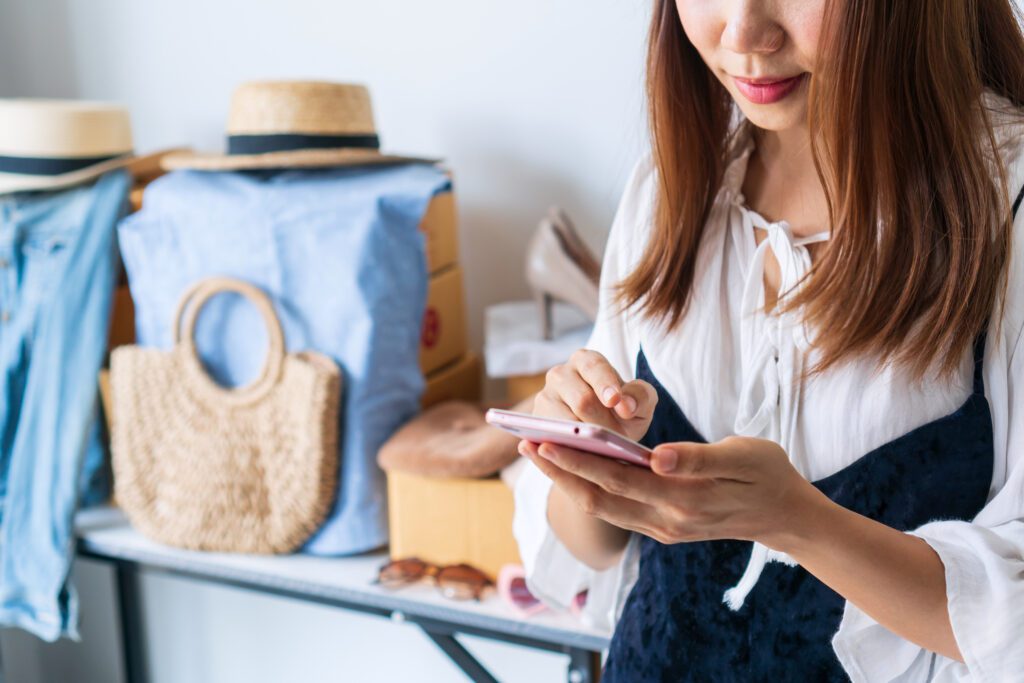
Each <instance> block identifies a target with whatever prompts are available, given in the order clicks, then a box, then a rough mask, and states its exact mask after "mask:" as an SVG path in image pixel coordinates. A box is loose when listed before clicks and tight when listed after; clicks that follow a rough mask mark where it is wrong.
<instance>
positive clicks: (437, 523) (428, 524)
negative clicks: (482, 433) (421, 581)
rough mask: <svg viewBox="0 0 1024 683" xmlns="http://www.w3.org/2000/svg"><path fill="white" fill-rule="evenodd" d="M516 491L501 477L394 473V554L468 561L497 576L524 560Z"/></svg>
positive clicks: (390, 493)
mask: <svg viewBox="0 0 1024 683" xmlns="http://www.w3.org/2000/svg"><path fill="white" fill-rule="evenodd" d="M512 511H513V502H512V492H511V491H510V490H509V489H508V487H507V486H506V485H505V484H504V482H502V481H501V479H498V478H492V479H432V478H427V477H419V476H416V475H413V474H406V473H404V472H389V473H388V516H389V526H390V534H391V557H392V558H395V559H399V558H404V557H419V558H420V559H422V560H426V561H428V562H434V563H436V564H458V563H459V562H465V563H467V564H471V565H473V566H474V567H476V568H478V569H481V570H483V571H484V572H487V573H488V574H490V575H491V577H492V578H495V577H497V575H498V571H499V570H500V569H501V567H502V566H503V565H505V564H521V561H520V559H519V548H518V547H517V546H516V542H515V538H513V536H512Z"/></svg>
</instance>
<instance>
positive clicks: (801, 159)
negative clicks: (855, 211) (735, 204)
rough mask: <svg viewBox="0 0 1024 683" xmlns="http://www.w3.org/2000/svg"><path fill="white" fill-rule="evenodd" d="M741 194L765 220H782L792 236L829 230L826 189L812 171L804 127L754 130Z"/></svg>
mask: <svg viewBox="0 0 1024 683" xmlns="http://www.w3.org/2000/svg"><path fill="white" fill-rule="evenodd" d="M743 195H744V197H745V198H746V200H747V205H748V206H749V207H750V208H752V209H753V210H755V211H757V212H758V213H760V214H761V215H762V216H764V217H765V218H766V219H767V220H770V221H779V220H785V221H786V222H787V223H789V225H790V227H791V228H792V230H793V233H794V234H795V235H798V236H806V235H812V234H814V233H817V232H821V231H823V230H827V229H828V225H827V223H828V208H827V204H826V202H825V190H824V188H823V187H822V186H821V181H820V180H819V179H818V173H817V171H816V170H815V168H814V157H813V156H812V154H811V144H810V136H809V135H808V131H807V128H806V127H801V128H794V129H789V130H784V131H768V130H762V129H754V152H753V153H752V154H751V155H750V160H749V162H748V164H747V173H746V176H745V177H744V179H743Z"/></svg>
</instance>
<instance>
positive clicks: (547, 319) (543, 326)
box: [533, 291, 555, 341]
mask: <svg viewBox="0 0 1024 683" xmlns="http://www.w3.org/2000/svg"><path fill="white" fill-rule="evenodd" d="M533 298H534V299H535V300H536V301H537V313H539V314H540V330H541V336H543V338H544V339H545V340H546V341H550V340H551V339H552V337H553V336H554V334H553V332H554V330H553V329H552V328H553V327H554V323H553V320H552V318H553V313H552V308H553V306H554V303H555V300H554V298H553V297H552V296H551V295H550V294H548V293H547V292H541V291H536V292H534V293H533Z"/></svg>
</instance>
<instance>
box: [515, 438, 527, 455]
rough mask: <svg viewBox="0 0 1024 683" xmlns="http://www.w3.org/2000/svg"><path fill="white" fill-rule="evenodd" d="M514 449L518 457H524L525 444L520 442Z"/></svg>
mask: <svg viewBox="0 0 1024 683" xmlns="http://www.w3.org/2000/svg"><path fill="white" fill-rule="evenodd" d="M516 448H517V449H519V455H526V444H525V443H524V442H522V441H520V442H519V445H518V446H516Z"/></svg>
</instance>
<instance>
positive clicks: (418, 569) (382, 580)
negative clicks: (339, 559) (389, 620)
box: [374, 557, 494, 600]
mask: <svg viewBox="0 0 1024 683" xmlns="http://www.w3.org/2000/svg"><path fill="white" fill-rule="evenodd" d="M423 579H430V580H432V581H433V582H434V583H435V584H436V585H437V588H438V590H440V591H441V594H442V595H444V596H445V597H446V598H451V599H452V600H480V596H481V595H482V594H483V592H484V591H485V590H486V589H487V588H489V587H491V586H493V585H494V582H493V581H491V579H490V577H488V576H487V574H485V573H483V572H482V571H480V570H479V569H477V568H476V567H473V566H470V565H468V564H450V565H443V566H440V565H436V564H431V563H430V562H424V561H423V560H421V559H419V558H418V557H408V558H405V559H401V560H392V561H391V562H388V563H387V564H385V565H384V566H382V567H381V568H380V570H379V571H378V572H377V580H376V581H374V583H376V584H379V585H381V586H384V587H385V588H400V587H401V586H405V585H407V584H410V583H414V582H416V581H422V580H423Z"/></svg>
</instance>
